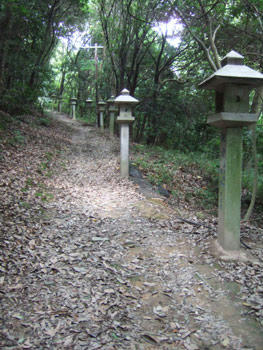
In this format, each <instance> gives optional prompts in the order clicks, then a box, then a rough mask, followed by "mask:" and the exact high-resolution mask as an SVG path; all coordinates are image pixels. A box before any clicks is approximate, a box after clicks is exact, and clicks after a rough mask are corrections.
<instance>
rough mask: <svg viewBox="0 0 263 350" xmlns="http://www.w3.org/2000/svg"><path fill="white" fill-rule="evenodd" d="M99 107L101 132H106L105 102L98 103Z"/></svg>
mask: <svg viewBox="0 0 263 350" xmlns="http://www.w3.org/2000/svg"><path fill="white" fill-rule="evenodd" d="M98 107H99V113H100V131H101V132H104V111H105V109H106V103H105V102H103V101H100V102H99V103H98Z"/></svg>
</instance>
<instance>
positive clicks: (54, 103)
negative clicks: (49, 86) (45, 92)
mask: <svg viewBox="0 0 263 350" xmlns="http://www.w3.org/2000/svg"><path fill="white" fill-rule="evenodd" d="M56 98H57V96H56V95H52V96H51V101H52V102H51V103H52V112H55V109H56V107H55V105H56Z"/></svg>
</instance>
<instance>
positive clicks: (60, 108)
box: [58, 96, 62, 112]
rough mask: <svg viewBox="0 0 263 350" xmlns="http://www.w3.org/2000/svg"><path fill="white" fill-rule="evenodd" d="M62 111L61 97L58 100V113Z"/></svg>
mask: <svg viewBox="0 0 263 350" xmlns="http://www.w3.org/2000/svg"><path fill="white" fill-rule="evenodd" d="M61 111H62V96H59V98H58V112H61Z"/></svg>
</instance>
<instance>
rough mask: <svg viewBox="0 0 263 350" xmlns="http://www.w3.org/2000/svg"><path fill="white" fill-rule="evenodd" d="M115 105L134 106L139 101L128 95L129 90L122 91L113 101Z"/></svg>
mask: <svg viewBox="0 0 263 350" xmlns="http://www.w3.org/2000/svg"><path fill="white" fill-rule="evenodd" d="M114 102H115V103H117V104H136V103H138V102H139V101H138V100H137V99H136V98H134V97H132V96H131V95H130V92H129V90H127V89H123V90H122V91H121V93H120V95H119V96H117V97H116V98H115V100H114Z"/></svg>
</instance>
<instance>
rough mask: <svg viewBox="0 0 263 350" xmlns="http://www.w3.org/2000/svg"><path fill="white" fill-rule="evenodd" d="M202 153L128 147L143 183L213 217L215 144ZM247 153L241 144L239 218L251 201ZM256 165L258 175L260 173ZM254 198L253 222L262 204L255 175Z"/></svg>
mask: <svg viewBox="0 0 263 350" xmlns="http://www.w3.org/2000/svg"><path fill="white" fill-rule="evenodd" d="M212 142H213V143H214V145H213V147H211V145H209V146H208V147H206V148H205V149H204V151H203V152H200V151H198V152H183V151H180V150H167V149H164V148H162V147H153V146H151V147H149V146H146V145H141V144H134V145H133V147H132V163H133V164H134V165H135V166H136V167H138V168H139V169H140V170H141V171H142V172H143V174H144V175H145V176H146V177H147V179H148V180H149V181H150V182H151V183H152V184H153V185H155V186H156V188H157V189H158V188H160V187H163V188H164V189H166V190H167V191H168V192H169V194H170V198H171V199H173V200H177V201H179V202H185V203H189V206H191V207H192V208H198V209H203V210H207V211H210V212H211V213H216V210H217V201H218V172H219V152H215V151H214V149H215V147H218V149H219V140H213V141H212ZM248 149H249V145H248V142H247V143H246V140H245V142H244V151H245V152H244V163H245V164H246V166H245V167H244V169H243V179H242V181H243V186H242V215H244V213H245V211H246V209H247V207H248V205H249V202H250V197H251V191H252V183H253V170H252V169H253V168H252V169H251V167H250V166H248V165H247V161H246V158H247V157H248V156H247V152H248ZM262 168H263V166H262V164H261V162H260V161H259V173H260V174H261V173H262ZM258 182H259V185H258V197H257V202H256V207H255V210H254V212H255V214H254V218H253V219H254V220H257V218H259V217H260V210H261V209H262V204H263V181H262V176H260V175H259V181H258Z"/></svg>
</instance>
